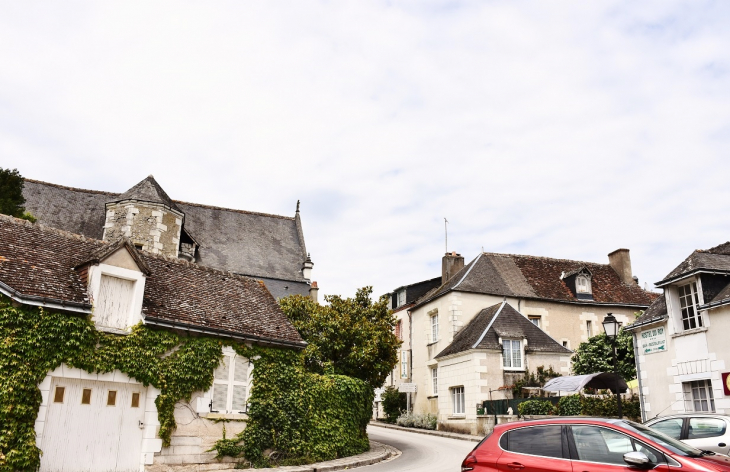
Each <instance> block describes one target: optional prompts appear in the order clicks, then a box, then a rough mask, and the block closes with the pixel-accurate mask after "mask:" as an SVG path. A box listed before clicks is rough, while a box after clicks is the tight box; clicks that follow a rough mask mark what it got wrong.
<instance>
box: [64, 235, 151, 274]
mask: <svg viewBox="0 0 730 472" xmlns="http://www.w3.org/2000/svg"><path fill="white" fill-rule="evenodd" d="M120 249H123V250H126V251H127V252H128V253H129V255H130V256H131V257H132V259H133V260H134V263H135V264H136V265H137V267H138V268H139V271H140V272H142V273H143V274H144V275H150V268H149V267H148V266H147V263H146V262H145V261H144V259H143V258H142V255H141V254H140V253H139V251H138V250H137V248H136V247H134V244H132V243H131V242H130V241H129V239H127V238H122V239H119V240H117V241H116V242H113V243H111V244H106V245H104V246H102V247H100V248H99V249H97V250H96V251H92V253H91V254H90V256H91V257H90V258H89V259H88V260H86V261H83V262H81V263H80V264H77V265H76V267H74V269H78V268H80V267H83V266H85V265H93V264H99V263H101V262H104V259H106V258H108V257H109V256H111V255H112V254H114V253H115V252H117V251H118V250H120Z"/></svg>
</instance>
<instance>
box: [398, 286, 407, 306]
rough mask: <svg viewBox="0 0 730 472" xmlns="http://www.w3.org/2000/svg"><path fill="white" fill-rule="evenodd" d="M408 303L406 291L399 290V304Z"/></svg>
mask: <svg viewBox="0 0 730 472" xmlns="http://www.w3.org/2000/svg"><path fill="white" fill-rule="evenodd" d="M405 304H406V291H405V290H401V291H399V292H398V306H403V305H405Z"/></svg>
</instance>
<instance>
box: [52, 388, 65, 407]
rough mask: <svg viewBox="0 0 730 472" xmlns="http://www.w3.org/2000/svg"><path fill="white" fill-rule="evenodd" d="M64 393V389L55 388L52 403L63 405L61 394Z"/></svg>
mask: <svg viewBox="0 0 730 472" xmlns="http://www.w3.org/2000/svg"><path fill="white" fill-rule="evenodd" d="M64 393H66V387H60V386H59V387H56V392H55V394H54V395H53V402H54V403H63V394H64Z"/></svg>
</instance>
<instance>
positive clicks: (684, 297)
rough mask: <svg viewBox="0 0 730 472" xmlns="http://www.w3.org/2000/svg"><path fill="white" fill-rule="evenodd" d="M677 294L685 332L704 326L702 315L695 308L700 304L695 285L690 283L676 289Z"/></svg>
mask: <svg viewBox="0 0 730 472" xmlns="http://www.w3.org/2000/svg"><path fill="white" fill-rule="evenodd" d="M677 293H678V295H679V308H680V310H681V311H682V326H683V328H684V329H685V330H687V329H694V328H701V327H702V326H704V324H703V323H702V315H701V314H700V313H699V312H698V311H697V307H698V306H699V304H700V300H699V296H698V294H697V283H696V282H692V283H689V284H686V285H682V286H680V287H677Z"/></svg>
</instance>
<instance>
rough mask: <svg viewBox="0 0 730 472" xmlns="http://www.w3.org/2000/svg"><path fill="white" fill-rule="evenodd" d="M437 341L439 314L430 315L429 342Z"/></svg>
mask: <svg viewBox="0 0 730 472" xmlns="http://www.w3.org/2000/svg"><path fill="white" fill-rule="evenodd" d="M438 340H439V314H438V313H436V314H435V315H431V342H432V343H435V342H436V341H438Z"/></svg>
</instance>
